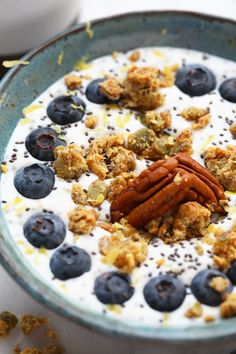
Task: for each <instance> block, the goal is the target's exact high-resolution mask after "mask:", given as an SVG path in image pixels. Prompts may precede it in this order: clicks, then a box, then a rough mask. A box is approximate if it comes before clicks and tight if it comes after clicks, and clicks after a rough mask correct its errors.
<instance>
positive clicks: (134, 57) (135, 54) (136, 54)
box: [129, 50, 140, 62]
mask: <svg viewBox="0 0 236 354" xmlns="http://www.w3.org/2000/svg"><path fill="white" fill-rule="evenodd" d="M139 59H140V51H139V50H135V51H133V52H132V53H131V54H130V56H129V60H130V61H133V62H135V61H138V60H139Z"/></svg>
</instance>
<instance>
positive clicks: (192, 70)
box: [175, 64, 216, 96]
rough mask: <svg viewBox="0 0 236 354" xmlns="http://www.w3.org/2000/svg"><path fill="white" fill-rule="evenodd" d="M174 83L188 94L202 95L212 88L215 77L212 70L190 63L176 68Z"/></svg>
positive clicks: (214, 84) (214, 83) (214, 85)
mask: <svg viewBox="0 0 236 354" xmlns="http://www.w3.org/2000/svg"><path fill="white" fill-rule="evenodd" d="M175 84H176V86H177V87H178V88H179V89H180V90H181V91H182V92H184V93H186V94H187V95H189V96H202V95H205V94H206V93H208V92H210V91H212V90H214V88H215V87H216V79H215V76H214V74H213V73H212V71H211V70H209V69H208V68H206V67H205V66H203V65H200V64H190V65H184V66H182V68H180V69H179V70H178V72H177V74H176V80H175Z"/></svg>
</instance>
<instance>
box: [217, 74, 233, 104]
mask: <svg viewBox="0 0 236 354" xmlns="http://www.w3.org/2000/svg"><path fill="white" fill-rule="evenodd" d="M219 91H220V94H221V96H222V97H223V98H224V99H225V100H227V101H229V102H233V103H236V78H235V77H234V78H232V79H228V80H225V81H224V82H222V84H221V85H220V87H219Z"/></svg>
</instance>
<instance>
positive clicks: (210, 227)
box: [207, 224, 215, 232]
mask: <svg viewBox="0 0 236 354" xmlns="http://www.w3.org/2000/svg"><path fill="white" fill-rule="evenodd" d="M207 231H208V232H214V231H215V225H214V224H210V225H209V226H208V228H207Z"/></svg>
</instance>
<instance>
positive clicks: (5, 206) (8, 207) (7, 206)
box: [2, 203, 10, 211]
mask: <svg viewBox="0 0 236 354" xmlns="http://www.w3.org/2000/svg"><path fill="white" fill-rule="evenodd" d="M8 209H10V204H7V203H5V204H4V205H3V206H2V210H4V211H6V210H8Z"/></svg>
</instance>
